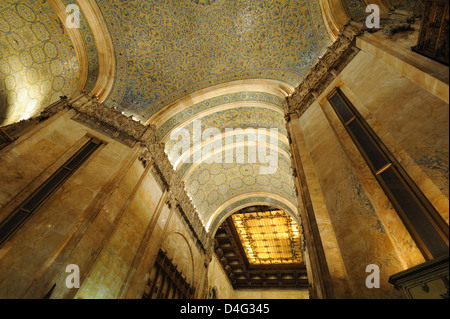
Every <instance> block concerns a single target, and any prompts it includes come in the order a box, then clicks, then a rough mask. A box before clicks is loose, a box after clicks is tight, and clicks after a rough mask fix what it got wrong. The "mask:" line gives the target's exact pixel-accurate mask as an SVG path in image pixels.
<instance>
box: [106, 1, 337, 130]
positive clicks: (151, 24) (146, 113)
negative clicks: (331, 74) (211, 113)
mask: <svg viewBox="0 0 450 319" xmlns="http://www.w3.org/2000/svg"><path fill="white" fill-rule="evenodd" d="M97 2H98V4H99V6H100V8H101V10H102V12H103V14H104V16H105V17H106V21H107V23H108V28H109V29H110V32H111V35H112V39H113V42H114V46H115V50H116V58H117V72H118V74H117V76H116V85H115V87H114V89H113V92H112V93H111V94H110V96H109V97H108V99H107V100H106V104H107V105H110V106H114V107H118V108H120V109H122V110H125V111H127V112H129V113H131V114H135V115H136V116H137V117H138V118H140V119H142V120H144V121H145V120H147V119H149V118H150V117H151V116H152V115H154V114H155V113H156V112H158V111H159V110H160V109H162V108H163V107H164V106H166V105H168V104H169V103H171V102H174V101H175V100H177V99H179V98H181V97H183V96H185V95H187V94H189V93H192V92H195V91H198V90H200V89H203V88H206V87H210V86H213V85H216V84H220V83H225V82H229V81H233V80H238V79H248V78H269V79H277V80H282V81H285V82H287V83H289V84H291V85H292V86H295V85H298V84H299V83H300V81H301V79H302V76H303V75H304V74H305V73H306V72H307V71H308V69H309V68H310V67H311V66H312V64H314V62H315V61H316V60H317V58H318V57H319V56H320V55H322V54H323V52H324V51H325V49H326V47H327V46H328V45H330V44H331V40H330V37H329V35H328V33H327V31H326V28H325V26H324V23H323V21H322V15H321V11H320V5H319V2H318V1H317V0H302V1H292V0H289V1H286V0H284V1H261V0H217V1H214V2H213V1H192V0H179V1H163V0H156V1H148V0H129V1H120V0H98V1H97ZM196 3H197V4H196ZM201 4H203V5H201ZM205 4H206V5H205Z"/></svg>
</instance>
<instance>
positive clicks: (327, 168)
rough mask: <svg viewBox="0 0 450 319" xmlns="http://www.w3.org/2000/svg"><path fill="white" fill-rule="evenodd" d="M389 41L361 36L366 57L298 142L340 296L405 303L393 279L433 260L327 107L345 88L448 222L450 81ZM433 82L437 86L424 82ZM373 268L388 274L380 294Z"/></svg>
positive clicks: (304, 123) (304, 122) (301, 125)
mask: <svg viewBox="0 0 450 319" xmlns="http://www.w3.org/2000/svg"><path fill="white" fill-rule="evenodd" d="M383 41H384V42H386V40H377V39H374V37H371V36H362V37H359V38H358V39H357V44H358V46H359V47H360V48H362V50H361V51H360V52H359V53H358V54H357V55H356V57H355V58H354V59H353V60H352V61H351V62H350V63H349V64H348V65H347V66H346V68H345V69H344V70H343V71H342V72H341V73H340V74H339V75H338V76H337V77H336V79H335V80H334V81H333V82H332V83H331V84H330V85H329V86H328V88H327V89H325V90H324V92H322V93H321V94H320V95H319V96H318V97H317V99H316V101H315V102H314V103H313V104H312V105H310V106H309V108H308V109H307V110H306V111H305V112H304V113H303V114H302V116H301V117H300V118H299V119H297V120H295V121H297V122H296V125H297V127H298V130H297V131H296V136H295V141H296V143H297V146H298V149H299V153H300V156H301V158H302V161H303V166H304V170H305V175H306V180H307V184H308V188H309V189H310V195H311V201H312V205H313V206H314V213H315V215H316V216H315V217H316V220H317V223H318V227H319V232H320V236H321V240H322V243H323V247H324V250H325V256H326V260H327V263H328V267H329V270H330V275H331V280H332V282H333V288H334V290H335V291H334V292H335V295H336V297H338V298H397V297H399V293H398V292H397V291H395V289H394V287H393V286H392V285H391V284H389V283H388V279H389V277H390V276H391V275H393V274H395V273H397V272H400V271H402V270H404V269H408V268H410V267H413V266H415V265H418V264H420V263H422V262H424V261H425V259H424V257H423V256H422V254H421V252H420V251H419V249H418V247H417V246H416V244H415V243H414V241H413V240H412V238H411V236H410V234H409V232H408V231H407V230H406V228H405V226H404V224H403V223H402V221H401V220H400V218H399V216H398V214H397V213H396V212H395V210H394V209H393V207H392V205H391V204H390V202H389V200H388V199H387V197H386V195H385V194H384V192H383V191H382V189H381V187H380V186H379V184H378V183H377V181H376V180H375V178H374V177H373V175H372V173H371V172H370V170H369V168H368V167H367V165H366V163H365V161H364V159H363V157H362V156H361V154H360V152H359V150H358V149H357V148H356V146H355V145H354V143H353V141H352V140H351V138H350V136H349V135H348V133H347V132H346V130H345V128H344V127H343V125H342V123H341V122H340V120H339V119H338V117H337V115H336V113H335V112H334V110H333V109H332V107H331V105H330V104H329V103H328V102H327V101H326V99H325V96H326V95H327V94H328V93H329V92H330V91H331V90H332V89H333V88H334V87H335V86H340V89H341V90H342V92H344V94H345V95H346V96H347V97H348V98H349V100H350V101H351V102H352V104H353V105H354V106H355V107H356V109H357V110H358V111H359V112H360V113H361V114H362V116H363V117H364V118H365V119H366V121H367V122H368V124H369V125H370V126H371V127H372V128H373V130H374V131H375V132H376V134H377V135H378V136H379V137H380V139H381V140H382V142H383V143H384V144H385V145H386V146H387V147H388V148H389V150H390V151H391V152H392V154H393V155H394V156H395V157H396V158H397V160H398V161H399V162H400V164H401V165H402V166H403V168H404V169H405V170H406V171H407V173H408V174H409V175H410V177H411V178H412V179H413V180H414V182H415V183H416V184H417V186H418V187H419V188H420V190H421V191H422V192H423V193H424V194H425V196H426V197H427V198H428V199H429V200H430V202H431V203H432V204H433V205H434V207H435V208H436V210H437V211H438V212H439V214H440V215H441V217H442V219H443V220H444V221H445V222H446V223H447V224H448V167H449V163H448V150H449V138H448V127H449V119H448V115H449V114H448V112H449V111H448V101H446V99H445V96H443V95H442V94H441V93H440V92H441V91H440V90H436V83H437V84H439V85H441V86H442V85H444V86H445V84H443V82H442V81H440V80H439V79H442V77H443V76H442V74H440V72H439V71H438V72H434V71H435V70H436V68H434V69H432V67H434V66H435V65H431V64H432V62H429V61H422V60H421V57H418V56H414V53H412V52H410V53H408V52H407V53H404V54H403V51H402V50H401V49H400V48H397V47H392V46H394V44H392V46H391V49H392V51H391V52H394V50H397V49H398V50H397V51H396V52H397V55H396V56H394V55H392V54H395V52H394V53H392V54H391V52H390V51H389V50H387V49H385V48H386V45H387V44H386V43H384V45H385V46H384V47H383V46H382V45H381V44H382V42H383ZM423 59H426V58H423ZM394 61H395V62H394ZM425 65H426V67H424V66H425ZM441 69H442V68H441ZM412 70H414V72H412ZM437 70H439V68H437ZM426 71H428V73H427V72H426ZM432 71H433V72H432ZM444 71H445V70H443V71H442V72H444ZM442 72H441V73H442ZM447 72H448V68H447ZM426 77H430V78H433V79H434V80H433V81H434V82H432V80H430V81H427V83H428V84H429V83H434V86H431V85H427V84H426V83H424V81H423V79H424V78H426ZM446 85H447V88H448V81H447V84H446ZM331 158H332V161H330V159H331ZM369 264H376V265H378V266H379V269H380V283H381V287H380V288H379V289H374V288H372V289H370V288H367V287H366V284H365V280H366V278H367V276H368V275H369V274H368V273H366V272H365V269H366V266H367V265H369Z"/></svg>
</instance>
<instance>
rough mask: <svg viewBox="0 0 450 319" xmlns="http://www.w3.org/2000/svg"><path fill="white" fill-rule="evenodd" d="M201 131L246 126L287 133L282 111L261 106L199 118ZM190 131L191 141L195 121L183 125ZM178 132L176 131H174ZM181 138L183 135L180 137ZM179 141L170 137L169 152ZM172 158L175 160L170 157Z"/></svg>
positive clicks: (229, 110)
mask: <svg viewBox="0 0 450 319" xmlns="http://www.w3.org/2000/svg"><path fill="white" fill-rule="evenodd" d="M197 121H198V122H196V123H198V125H199V128H200V132H201V133H203V132H204V131H205V130H206V129H208V128H217V129H218V130H219V131H220V132H222V133H224V132H225V129H230V130H231V129H233V130H234V129H239V128H241V129H246V128H259V127H260V128H268V129H270V128H273V129H277V130H278V133H280V134H283V135H286V134H287V132H286V127H285V121H284V117H283V115H282V114H281V113H280V112H277V111H274V110H270V109H265V108H259V107H238V108H232V109H227V110H223V111H218V112H216V113H212V114H210V115H207V116H204V117H202V118H199V119H197ZM183 128H184V129H186V130H187V131H188V132H189V136H190V138H191V142H192V139H193V136H194V122H189V123H188V124H187V125H186V126H184V127H183ZM174 132H176V131H174ZM180 138H181V137H180ZM177 143H178V140H175V139H169V140H168V141H167V142H166V150H167V151H168V154H172V148H173V147H174V146H175V145H176V144H177ZM170 160H175V159H174V158H170Z"/></svg>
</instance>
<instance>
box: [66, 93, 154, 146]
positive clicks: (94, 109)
mask: <svg viewBox="0 0 450 319" xmlns="http://www.w3.org/2000/svg"><path fill="white" fill-rule="evenodd" d="M69 104H70V106H71V107H72V108H73V109H74V110H75V111H76V112H77V114H76V115H75V116H74V117H73V120H75V121H78V122H82V123H83V124H85V125H86V126H88V127H90V128H92V129H94V130H97V131H100V132H102V133H104V134H105V135H108V136H110V137H111V138H113V139H116V140H119V141H120V142H122V143H124V144H126V145H128V146H130V147H132V146H133V145H134V143H135V142H136V141H138V140H140V139H141V138H142V136H143V135H144V134H145V133H146V132H147V131H149V130H154V128H153V127H151V126H144V125H142V124H141V123H140V122H137V121H135V120H133V119H132V118H131V117H127V116H124V115H123V114H122V113H120V112H118V111H117V110H115V109H112V108H108V107H105V106H104V105H103V104H101V103H99V102H98V101H97V97H95V96H89V95H88V94H86V93H85V92H83V93H82V94H80V95H78V96H76V97H74V98H71V99H69Z"/></svg>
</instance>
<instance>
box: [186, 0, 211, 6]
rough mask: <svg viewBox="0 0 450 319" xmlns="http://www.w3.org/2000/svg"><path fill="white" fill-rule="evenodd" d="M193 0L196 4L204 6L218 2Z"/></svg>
mask: <svg viewBox="0 0 450 319" xmlns="http://www.w3.org/2000/svg"><path fill="white" fill-rule="evenodd" d="M192 2H194V3H195V4H199V5H202V6H208V5H210V4H213V3H214V2H216V0H192Z"/></svg>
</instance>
